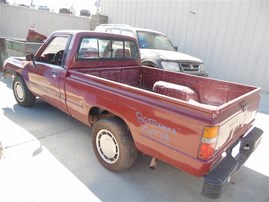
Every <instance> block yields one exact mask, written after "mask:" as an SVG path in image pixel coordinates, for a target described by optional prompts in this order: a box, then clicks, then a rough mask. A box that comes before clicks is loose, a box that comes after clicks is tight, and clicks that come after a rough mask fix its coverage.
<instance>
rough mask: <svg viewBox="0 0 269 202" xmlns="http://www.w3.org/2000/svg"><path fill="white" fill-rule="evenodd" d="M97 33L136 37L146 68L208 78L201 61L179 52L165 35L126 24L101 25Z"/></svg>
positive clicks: (96, 29) (97, 28)
mask: <svg viewBox="0 0 269 202" xmlns="http://www.w3.org/2000/svg"><path fill="white" fill-rule="evenodd" d="M95 31H98V32H111V33H115V34H123V35H127V36H132V37H135V38H136V39H137V40H138V44H139V48H140V54H141V60H142V64H143V65H145V66H150V67H157V68H161V69H165V70H170V71H178V72H184V73H189V74H194V75H198V76H205V77H207V76H208V73H207V71H205V70H204V66H203V61H202V60H201V59H199V58H195V57H193V56H190V55H187V54H184V53H180V52H177V47H174V46H173V45H172V43H171V42H170V40H169V39H168V38H167V36H166V35H165V34H163V33H160V32H157V31H154V30H150V29H142V28H137V27H131V26H129V25H124V24H101V25H99V26H97V27H96V28H95Z"/></svg>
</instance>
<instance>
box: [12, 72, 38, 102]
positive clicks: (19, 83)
mask: <svg viewBox="0 0 269 202" xmlns="http://www.w3.org/2000/svg"><path fill="white" fill-rule="evenodd" d="M13 94H14V97H15V99H16V101H17V103H18V104H19V105H21V106H23V107H30V106H32V105H33V104H34V103H35V100H36V97H35V96H34V95H33V94H32V93H31V91H30V90H29V89H28V88H27V86H26V84H25V82H24V80H23V79H22V78H21V77H20V76H16V77H15V78H14V80H13Z"/></svg>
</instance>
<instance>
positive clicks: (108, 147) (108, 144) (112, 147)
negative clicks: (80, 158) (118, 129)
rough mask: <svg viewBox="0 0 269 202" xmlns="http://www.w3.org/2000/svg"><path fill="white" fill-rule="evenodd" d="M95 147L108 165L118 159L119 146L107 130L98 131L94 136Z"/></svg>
mask: <svg viewBox="0 0 269 202" xmlns="http://www.w3.org/2000/svg"><path fill="white" fill-rule="evenodd" d="M96 146H97V150H98V152H99V155H100V156H101V157H102V159H103V160H104V161H105V162H107V163H109V164H113V163H115V162H116V161H117V160H118V158H119V145H118V142H117V140H116V138H115V137H114V135H113V134H112V133H111V132H109V131H108V130H100V131H99V132H98V133H97V136H96Z"/></svg>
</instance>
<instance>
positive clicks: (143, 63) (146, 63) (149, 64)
mask: <svg viewBox="0 0 269 202" xmlns="http://www.w3.org/2000/svg"><path fill="white" fill-rule="evenodd" d="M142 65H144V66H148V67H156V64H154V63H153V62H151V61H143V62H142Z"/></svg>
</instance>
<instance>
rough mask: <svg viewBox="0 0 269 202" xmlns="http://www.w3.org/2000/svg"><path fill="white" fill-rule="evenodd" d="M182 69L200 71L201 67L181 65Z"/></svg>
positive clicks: (197, 65)
mask: <svg viewBox="0 0 269 202" xmlns="http://www.w3.org/2000/svg"><path fill="white" fill-rule="evenodd" d="M179 65H180V66H181V68H182V69H183V70H184V71H187V72H188V71H199V70H200V65H199V64H188V63H180V64H179Z"/></svg>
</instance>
